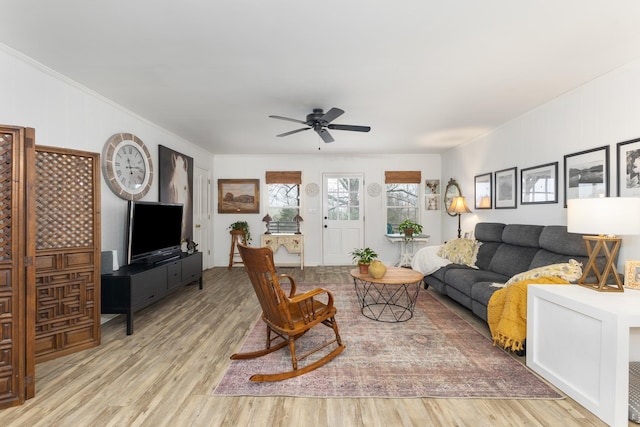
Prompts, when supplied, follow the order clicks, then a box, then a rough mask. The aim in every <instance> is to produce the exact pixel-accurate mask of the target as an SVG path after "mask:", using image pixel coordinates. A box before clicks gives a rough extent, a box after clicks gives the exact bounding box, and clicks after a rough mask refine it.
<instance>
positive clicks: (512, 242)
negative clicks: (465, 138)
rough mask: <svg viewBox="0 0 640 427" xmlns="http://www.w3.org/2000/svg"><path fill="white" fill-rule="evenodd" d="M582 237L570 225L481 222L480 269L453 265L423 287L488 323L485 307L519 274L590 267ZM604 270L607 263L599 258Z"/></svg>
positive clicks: (428, 278) (478, 227)
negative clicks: (553, 267) (544, 268)
mask: <svg viewBox="0 0 640 427" xmlns="http://www.w3.org/2000/svg"><path fill="white" fill-rule="evenodd" d="M582 236H583V235H582V234H576V233H568V232H567V227H566V226H560V225H547V226H542V225H522V224H508V225H506V224H501V223H489V222H485V223H478V224H477V225H476V228H475V238H476V239H477V240H479V241H481V242H482V245H481V246H480V248H479V250H478V259H477V262H476V266H477V267H478V268H477V269H474V268H471V267H468V266H465V265H459V264H449V265H447V266H445V267H442V268H440V269H438V270H436V271H435V272H434V273H432V274H430V275H427V276H425V277H424V284H425V288H427V287H428V286H432V287H433V288H435V289H436V290H437V291H438V292H440V293H442V294H445V295H448V296H449V297H450V298H451V299H453V300H455V301H457V302H459V303H460V304H462V305H463V306H465V307H467V308H468V309H470V310H471V311H473V313H474V314H475V315H477V316H478V317H480V318H482V319H484V320H485V321H486V320H487V304H488V303H489V299H490V298H491V295H492V294H493V293H494V292H495V291H497V290H498V289H500V288H498V287H495V286H491V285H492V284H493V283H494V282H497V283H505V282H506V281H508V280H509V279H510V278H511V277H512V276H514V275H515V274H518V273H521V272H523V271H527V270H531V269H533V268H538V267H542V266H545V265H550V264H557V263H566V262H568V261H569V260H570V259H575V260H576V261H578V262H581V263H582V264H583V265H586V262H587V259H588V257H587V247H586V245H585V243H584V240H583V239H582ZM598 264H599V265H600V267H601V266H602V265H604V259H599V262H598Z"/></svg>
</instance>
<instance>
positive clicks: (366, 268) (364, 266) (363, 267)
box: [358, 264, 369, 274]
mask: <svg viewBox="0 0 640 427" xmlns="http://www.w3.org/2000/svg"><path fill="white" fill-rule="evenodd" d="M358 268H360V274H367V273H369V264H358Z"/></svg>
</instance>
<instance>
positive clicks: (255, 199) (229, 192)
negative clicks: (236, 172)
mask: <svg viewBox="0 0 640 427" xmlns="http://www.w3.org/2000/svg"><path fill="white" fill-rule="evenodd" d="M218 213H260V180H259V179H219V180H218Z"/></svg>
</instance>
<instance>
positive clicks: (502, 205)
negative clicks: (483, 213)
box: [493, 167, 518, 209]
mask: <svg viewBox="0 0 640 427" xmlns="http://www.w3.org/2000/svg"><path fill="white" fill-rule="evenodd" d="M495 186H496V191H495V194H496V197H495V200H494V202H493V204H494V207H495V208H496V209H516V208H517V207H518V201H517V200H518V168H517V167H512V168H508V169H502V170H499V171H496V172H495Z"/></svg>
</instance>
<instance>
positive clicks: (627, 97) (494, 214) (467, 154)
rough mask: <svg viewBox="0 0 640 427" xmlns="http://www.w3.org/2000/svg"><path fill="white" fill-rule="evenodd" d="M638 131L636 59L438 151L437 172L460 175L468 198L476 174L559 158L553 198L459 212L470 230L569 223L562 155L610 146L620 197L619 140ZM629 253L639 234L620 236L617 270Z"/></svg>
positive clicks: (638, 247) (638, 248)
mask: <svg viewBox="0 0 640 427" xmlns="http://www.w3.org/2000/svg"><path fill="white" fill-rule="evenodd" d="M638 137H640V60H638V61H635V62H633V63H631V64H628V65H627V66H624V67H622V68H620V69H617V70H614V71H612V72H610V73H607V74H605V75H603V76H601V77H599V78H598V79H595V80H593V81H591V82H590V83H588V84H586V85H583V86H581V87H579V88H577V89H576V90H573V91H571V92H569V93H566V94H564V95H563V96H560V97H558V98H556V99H555V100H552V101H550V102H548V103H546V104H544V105H542V106H540V107H538V108H537V109H535V110H532V111H530V112H528V113H526V114H524V115H522V116H520V117H518V118H516V119H514V120H512V121H510V122H508V123H506V124H505V125H503V126H502V127H500V128H499V129H497V130H495V131H493V132H490V133H488V134H486V135H484V136H482V137H480V138H477V139H476V140H474V141H472V142H471V143H468V144H466V145H464V146H460V147H457V148H455V149H452V150H449V151H447V152H446V153H444V154H443V156H442V170H443V174H444V175H445V176H446V177H453V178H455V179H456V180H457V181H458V183H459V184H460V186H461V188H462V193H463V195H464V196H466V197H467V199H468V201H470V202H471V203H473V182H474V181H473V180H474V176H475V175H479V174H483V173H486V172H495V171H498V170H502V169H506V168H511V167H514V166H517V167H518V176H520V170H521V169H522V168H529V167H533V166H537V165H542V164H545V163H550V162H555V161H557V162H558V164H559V169H558V175H559V194H558V204H549V205H525V206H521V205H520V197H518V207H517V209H498V210H495V209H494V210H478V211H475V212H474V213H473V214H467V215H463V216H462V220H463V229H472V228H473V227H474V226H475V224H476V223H477V222H480V221H497V222H505V223H520V224H545V225H548V224H558V225H566V223H567V222H566V215H567V214H566V209H565V208H564V179H563V176H564V169H563V162H564V155H566V154H571V153H575V152H579V151H582V150H586V149H590V148H596V147H601V146H604V145H609V150H610V165H609V168H610V180H611V182H610V195H611V196H617V166H616V165H617V160H616V150H617V148H616V144H617V143H618V142H622V141H627V140H630V139H634V138H638ZM519 193H520V184H518V194H519ZM472 210H473V209H472ZM611 220H612V221H615V218H612V219H611ZM639 220H640V219H639ZM454 232H455V230H454V229H453V228H452V227H450V226H449V225H446V224H445V223H444V222H443V236H444V238H445V239H447V238H451V237H454ZM626 258H629V259H636V260H637V259H640V238H638V237H625V238H623V244H622V250H621V254H620V258H619V269H618V271H620V272H622V271H624V270H623V265H624V260H625V259H626Z"/></svg>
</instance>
